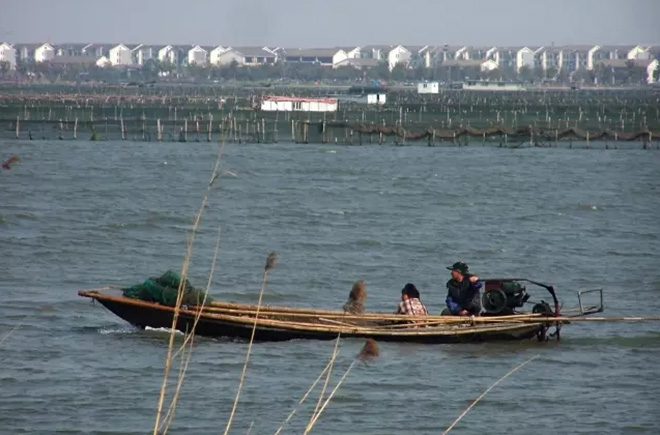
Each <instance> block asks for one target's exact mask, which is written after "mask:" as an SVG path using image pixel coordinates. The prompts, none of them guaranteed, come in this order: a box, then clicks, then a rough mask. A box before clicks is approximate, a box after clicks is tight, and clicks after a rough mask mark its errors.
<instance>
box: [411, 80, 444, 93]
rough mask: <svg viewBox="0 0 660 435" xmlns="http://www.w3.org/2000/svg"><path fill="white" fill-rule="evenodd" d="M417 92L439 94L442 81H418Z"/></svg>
mask: <svg viewBox="0 0 660 435" xmlns="http://www.w3.org/2000/svg"><path fill="white" fill-rule="evenodd" d="M417 93H418V94H438V93H440V83H438V82H428V83H426V82H425V83H417Z"/></svg>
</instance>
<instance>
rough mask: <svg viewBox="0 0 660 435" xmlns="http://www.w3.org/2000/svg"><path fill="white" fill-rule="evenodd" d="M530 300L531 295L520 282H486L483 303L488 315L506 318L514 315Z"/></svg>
mask: <svg viewBox="0 0 660 435" xmlns="http://www.w3.org/2000/svg"><path fill="white" fill-rule="evenodd" d="M528 299H529V294H528V293H527V290H526V288H525V286H523V285H522V284H521V283H520V282H518V281H504V280H502V281H500V280H493V281H487V282H486V288H485V291H484V294H483V296H482V301H481V303H482V306H483V309H484V311H485V312H486V313H487V314H489V315H493V316H505V315H507V314H513V313H514V311H515V309H516V308H519V307H522V306H523V304H524V303H525V302H527V300H528Z"/></svg>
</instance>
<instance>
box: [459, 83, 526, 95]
mask: <svg viewBox="0 0 660 435" xmlns="http://www.w3.org/2000/svg"><path fill="white" fill-rule="evenodd" d="M462 88H463V89H465V90H468V91H509V92H511V91H525V90H527V88H526V87H525V85H524V83H517V82H488V81H479V80H468V81H466V82H464V83H463V87H462Z"/></svg>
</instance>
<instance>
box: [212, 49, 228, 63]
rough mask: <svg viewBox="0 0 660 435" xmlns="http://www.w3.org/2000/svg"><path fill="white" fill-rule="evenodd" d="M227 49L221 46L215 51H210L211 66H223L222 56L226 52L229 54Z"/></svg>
mask: <svg viewBox="0 0 660 435" xmlns="http://www.w3.org/2000/svg"><path fill="white" fill-rule="evenodd" d="M227 50H228V49H227V47H223V46H222V45H219V46H217V47H215V48H214V49H213V50H211V51H209V63H210V64H211V65H221V62H220V56H222V55H223V54H224V53H225V52H227Z"/></svg>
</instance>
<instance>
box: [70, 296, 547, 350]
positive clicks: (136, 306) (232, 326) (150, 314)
mask: <svg viewBox="0 0 660 435" xmlns="http://www.w3.org/2000/svg"><path fill="white" fill-rule="evenodd" d="M80 294H81V296H85V297H91V298H92V299H95V300H97V301H98V302H99V303H101V304H102V305H103V306H104V307H106V308H107V309H108V310H110V311H111V312H112V313H114V314H116V315H117V316H119V317H120V318H122V319H124V320H125V321H127V322H129V323H131V324H133V325H135V326H137V327H139V328H145V327H152V328H170V327H171V326H172V319H173V316H174V309H173V308H172V307H167V306H163V305H158V304H154V303H149V302H143V301H138V300H134V299H129V298H124V297H114V296H107V295H104V294H102V293H97V292H81V293H80ZM223 317H224V316H213V315H206V314H202V315H201V316H200V318H199V321H198V323H197V326H196V329H195V333H196V334H197V335H200V336H205V337H217V338H220V337H222V338H235V339H242V340H249V339H250V337H251V334H252V329H253V321H249V322H247V323H246V322H245V321H243V322H237V321H232V320H227V319H225V318H223ZM194 318H195V312H194V311H191V310H187V309H182V310H181V311H180V314H179V318H178V321H177V325H176V329H178V330H180V331H184V332H185V331H190V330H191V329H192V327H193V324H194ZM543 328H544V325H543V324H536V323H534V324H520V323H517V324H516V323H511V324H509V323H507V324H497V325H478V326H465V327H461V328H451V329H450V328H431V327H429V328H406V330H399V331H395V332H392V331H387V330H380V331H377V330H371V331H368V332H364V331H360V330H358V329H353V328H346V329H345V330H342V331H341V335H342V337H344V338H349V337H353V338H373V339H375V340H378V341H390V342H410V343H428V344H442V343H482V342H490V341H512V340H528V339H531V338H534V337H536V336H537V335H538V334H539V332H540V331H542V330H543ZM336 337H337V332H336V331H319V330H316V329H311V328H301V327H295V326H288V327H287V326H283V327H276V326H270V325H261V324H258V325H257V328H256V330H255V336H254V340H255V341H259V342H267V341H270V342H273V341H287V340H295V339H310V340H333V339H335V338H336Z"/></svg>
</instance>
